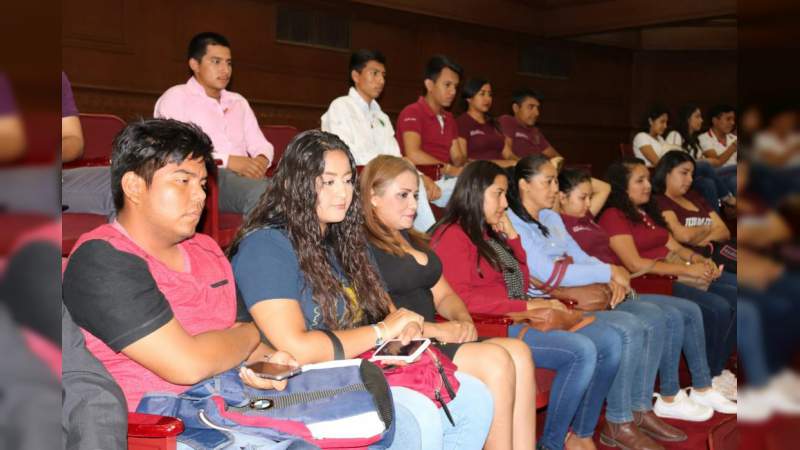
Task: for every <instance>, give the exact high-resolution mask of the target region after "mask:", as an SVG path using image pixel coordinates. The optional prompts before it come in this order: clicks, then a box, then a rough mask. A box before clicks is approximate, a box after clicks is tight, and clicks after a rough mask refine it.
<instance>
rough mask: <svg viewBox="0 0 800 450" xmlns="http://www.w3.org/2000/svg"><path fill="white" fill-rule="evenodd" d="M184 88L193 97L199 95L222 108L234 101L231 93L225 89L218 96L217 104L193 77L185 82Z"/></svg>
mask: <svg viewBox="0 0 800 450" xmlns="http://www.w3.org/2000/svg"><path fill="white" fill-rule="evenodd" d="M186 86H187V87H188V88H189V90H190V91H191V92H192V93H194V94H195V95H200V96H202V97H205V98H207V99H209V100H211V101H213V102H215V103H219V104H220V105H221V106H222V107H223V108H226V107H227V106H228V105H230V104H231V103H232V102H233V100H234V99H233V98H231V93H230V92H228V90H227V89H223V90H222V91H221V92H220V94H219V102H217V100H216V99H215V98H213V97H209V96H208V94H206V90H205V88H204V87H203V86H202V85H201V84H200V83H199V82H198V81H197V79H196V78H195V77H194V76H193V77H191V78H189V81H187V82H186Z"/></svg>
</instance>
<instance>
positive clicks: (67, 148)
mask: <svg viewBox="0 0 800 450" xmlns="http://www.w3.org/2000/svg"><path fill="white" fill-rule="evenodd" d="M82 154H83V130H82V129H81V121H80V119H78V108H77V107H76V106H75V99H74V98H73V96H72V85H71V84H70V83H69V79H68V78H67V74H65V73H64V72H61V162H62V163H65V162H70V161H74V160H76V159H78V158H80V157H81V155H82Z"/></svg>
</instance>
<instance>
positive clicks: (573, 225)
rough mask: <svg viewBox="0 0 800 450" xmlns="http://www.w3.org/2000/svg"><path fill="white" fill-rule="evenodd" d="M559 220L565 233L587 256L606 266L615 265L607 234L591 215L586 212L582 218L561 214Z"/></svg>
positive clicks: (614, 256) (614, 257)
mask: <svg viewBox="0 0 800 450" xmlns="http://www.w3.org/2000/svg"><path fill="white" fill-rule="evenodd" d="M561 220H563V221H564V226H565V227H566V228H567V232H568V233H569V234H570V236H572V238H573V239H575V242H577V243H578V245H579V246H580V247H581V249H583V251H584V252H586V254H587V255H589V256H594V257H595V258H597V259H599V260H600V261H603V262H604V263H606V264H615V261H616V260H617V259H616V255H614V251H613V250H611V244H610V241H609V239H610V238H609V236H608V233H607V232H606V230H604V229H603V228H602V227H601V226H600V225H598V224H597V222H596V221H595V220H594V216H593V215H592V213H590V212H587V213H586V215H585V216H583V217H573V216H569V215H567V214H563V213H562V214H561Z"/></svg>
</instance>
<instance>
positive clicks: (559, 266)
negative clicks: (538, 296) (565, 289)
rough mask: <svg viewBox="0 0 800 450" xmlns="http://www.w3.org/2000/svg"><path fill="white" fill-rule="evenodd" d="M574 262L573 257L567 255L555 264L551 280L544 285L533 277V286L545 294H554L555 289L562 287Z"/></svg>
mask: <svg viewBox="0 0 800 450" xmlns="http://www.w3.org/2000/svg"><path fill="white" fill-rule="evenodd" d="M572 261H573V260H572V257H571V256H569V255H567V254H566V253H565V254H564V256H563V257H562V258H560V259H558V260H557V261H556V262H555V263H554V264H553V271H552V272H551V273H550V278H548V279H547V281H545V282H544V283H542V282H541V281H539V280H537V279H536V278H533V277H531V280H532V282H533V285H534V286H536V289H539V290H540V291H542V293H543V294H549V293H551V292H553V290H554V289H557V288H558V287H559V286H561V282H562V281H563V280H564V276H565V275H566V274H567V267H569V265H570V264H572ZM537 283H538V286H537Z"/></svg>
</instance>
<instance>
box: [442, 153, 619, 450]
mask: <svg viewBox="0 0 800 450" xmlns="http://www.w3.org/2000/svg"><path fill="white" fill-rule="evenodd" d="M507 190H508V178H507V176H506V174H505V172H504V171H503V169H502V168H500V167H499V166H497V165H496V164H494V163H492V162H490V161H474V162H471V163H469V164H468V165H467V167H466V168H465V169H464V172H463V173H462V174H461V176H460V177H459V179H458V183H457V184H456V189H455V191H454V192H453V198H452V199H451V200H450V203H449V204H448V205H447V209H446V210H445V215H444V217H442V219H441V220H440V221H439V222H438V223H437V225H436V227H435V232H434V235H433V238H432V240H431V243H432V244H431V247H432V248H433V250H434V252H435V253H436V255H437V256H438V257H439V259H440V260H441V261H442V268H443V272H444V277H445V280H447V283H448V284H449V285H450V286H451V287H452V288H453V290H454V291H455V292H456V294H458V296H459V297H460V298H461V299H463V301H464V303H465V304H466V306H467V309H468V310H469V311H470V312H473V313H489V314H506V313H509V312H513V311H524V310H527V309H535V308H555V309H561V310H566V307H565V306H564V305H563V304H562V303H561V302H559V301H558V300H541V299H539V300H533V299H530V298H529V297H528V295H527V292H528V278H529V277H528V267H527V264H526V256H525V251H524V250H523V249H522V244H521V243H520V238H519V235H518V234H517V232H516V230H515V229H514V227H513V225H512V224H511V222H510V221H509V220H508V216H507V215H506V213H505V209H506V207H507V206H508V203H507V202H506V194H505V193H506V191H507ZM522 329H523V326H522V325H513V326H511V327H509V330H508V333H509V336H517V335H518V334H519V333H520V331H521V330H522ZM523 338H524V340H525V343H526V344H528V347H530V349H531V352H532V354H533V359H534V362H535V363H536V366H537V367H543V368H547V369H552V370H554V371H555V372H556V376H555V379H554V380H553V385H552V388H551V390H550V402H549V406H548V412H547V420H546V421H545V424H544V431H543V433H542V437H541V439H540V440H539V442H538V443H537V448H542V449H561V448H564V447H565V446H566V448H567V449H570V450H575V449H594V448H595V447H594V444H593V443H592V434H593V433H594V429H595V427H596V426H597V420H598V419H599V417H600V409H601V407H602V405H603V400H604V399H605V397H606V394H607V393H608V390H609V387H610V386H611V382H612V381H613V379H614V377H615V376H616V374H617V369H618V368H619V360H620V351H621V350H620V348H621V342H620V337H619V335H618V334H617V333H616V332H614V330H613V329H611V328H610V327H608V326H607V325H605V324H602V323H599V322H597V321H595V322H593V323H591V324H589V325H587V326H584V327H583V328H581V329H580V330H578V331H577V332H569V331H561V330H552V331H549V332H546V333H545V332H541V331H538V330H536V329H535V328H530V329H528V330H527V332H526V333H524V336H523ZM570 426H571V427H572V433H571V434H569V435H568V434H567V432H568V431H569V429H570Z"/></svg>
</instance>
